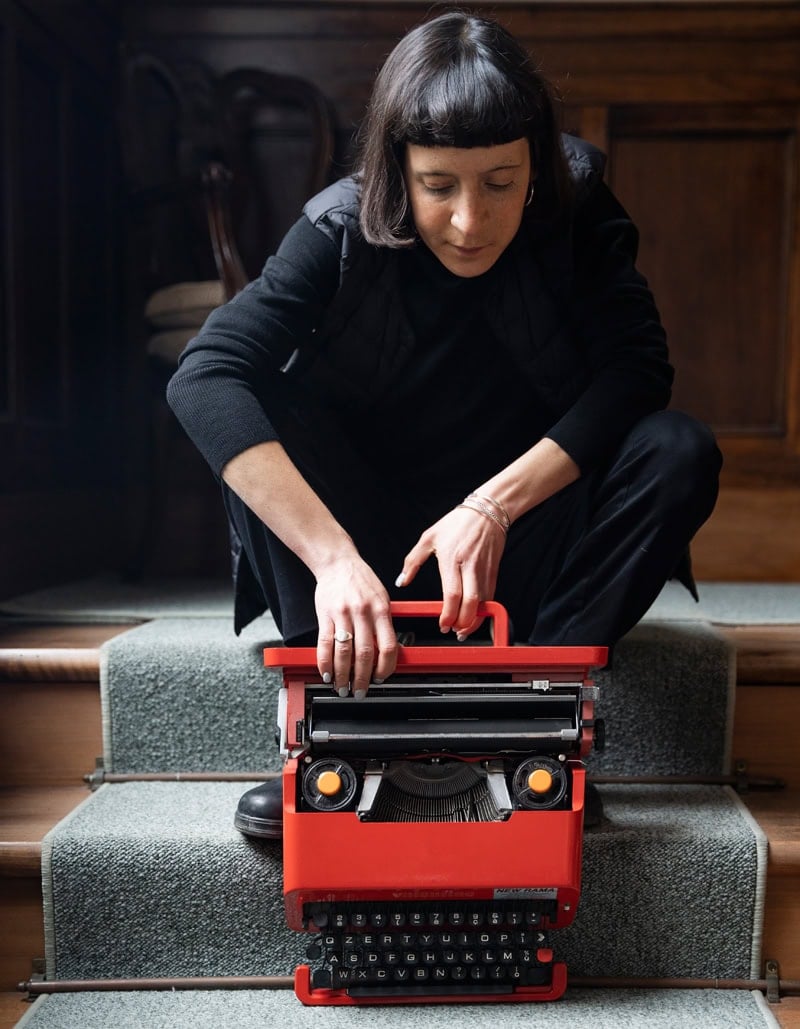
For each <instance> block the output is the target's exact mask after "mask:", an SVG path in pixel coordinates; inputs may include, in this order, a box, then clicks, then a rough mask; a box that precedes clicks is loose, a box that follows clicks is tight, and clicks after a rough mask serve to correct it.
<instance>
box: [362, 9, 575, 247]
mask: <svg viewBox="0 0 800 1029" xmlns="http://www.w3.org/2000/svg"><path fill="white" fill-rule="evenodd" d="M523 137H527V139H528V141H529V143H530V148H531V165H532V168H533V169H534V170H535V175H536V199H535V201H534V204H533V205H532V207H531V208H529V209H528V210H529V212H533V213H534V215H535V216H537V217H547V218H552V217H555V216H557V215H558V214H559V212H560V211H561V210H562V209H563V207H564V206H565V204H566V203H567V200H568V197H569V174H568V171H567V166H566V161H565V158H564V154H563V151H562V149H561V138H560V133H559V130H558V126H557V118H556V113H555V101H554V98H553V94H552V89H551V87H550V85H549V83H548V82H547V80H546V79H544V78H543V77H542V76H541V75H540V74H539V72H538V71H537V70H536V68H535V66H534V62H533V59H532V57H531V56H530V54H529V53H528V52H527V51H526V50H525V48H524V47H523V46H522V45H521V44H520V43H519V42H517V40H516V39H514V37H513V36H512V35H511V34H510V33H509V32H508V31H507V30H506V29H504V28H503V27H502V26H501V25H499V24H498V23H497V22H495V21H490V20H488V19H486V18H482V17H477V16H475V15H473V14H468V13H467V12H464V11H449V12H448V13H447V14H442V15H439V17H437V18H434V19H433V20H432V21H427V22H423V23H422V24H421V25H418V26H417V27H416V28H414V29H412V30H411V31H410V32H409V33H408V34H407V35H406V36H404V37H403V39H401V40H400V42H399V43H398V44H397V46H396V47H395V48H394V50H392V52H391V53H390V54H389V57H388V58H387V59H386V63H385V64H384V65H383V67H382V68H381V70H380V72H379V73H378V77H377V78H376V80H375V86H374V89H373V92H372V98H371V100H370V104H369V108H368V110H367V116H366V118H365V120H364V123H363V125H362V127H361V132H360V135H359V172H360V180H361V216H360V222H361V231H362V233H363V235H364V238H365V239H366V240H368V242H370V243H374V244H377V245H378V246H389V247H402V246H407V245H409V244H410V243H412V242H413V241H414V232H413V228H412V226H411V225H410V223H409V206H408V195H407V193H406V187H405V181H404V178H403V160H404V156H405V147H406V144H407V143H413V144H416V145H419V146H431V147H433V146H446V147H476V146H494V145H497V144H501V143H510V142H511V141H512V140H515V139H522V138H523Z"/></svg>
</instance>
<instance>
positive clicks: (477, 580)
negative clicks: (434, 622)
mask: <svg viewBox="0 0 800 1029" xmlns="http://www.w3.org/2000/svg"><path fill="white" fill-rule="evenodd" d="M505 544H506V536H505V532H504V531H503V529H502V528H501V526H499V525H497V524H496V523H495V522H494V521H492V520H491V519H489V518H487V517H486V516H485V515H482V514H480V512H478V511H475V510H472V509H470V508H455V509H454V510H452V511H448V513H447V514H446V515H444V517H443V518H440V519H439V521H438V522H436V523H435V524H434V525H432V526H431V527H430V528H429V529H426V530H425V532H423V533H422V535H421V536H420V538H419V540H417V543H416V544H415V545H414V547H412V549H411V550H410V551H409V553H408V554H407V555H406V558H405V561H404V562H403V571H402V572H401V573H400V575H399V577H398V579H397V585H398V586H407V585H408V584H409V583H410V582H411V581H412V580H413V578H414V576H415V575H416V574H417V572H418V571H419V569H420V568H421V567H422V565H423V564H424V563H425V562H426V561H427V560H428V558H429V557H431V556H432V555H435V556H436V560H437V561H438V563H439V575H440V577H441V580H442V600H443V604H442V614H441V617H440V618H439V628H440V629H441V631H442V632H449V631H450V629H453V630H454V631H455V632H456V634H457V635H458V638H459V640H464V639H466V638H467V636H469V635H470V634H471V633H473V632H474V631H475V630H476V629H477V628H478V626H479V625H480V624H481V622H482V621H483V619H482V618H478V617H477V610H478V604H479V603H480V602H481V601H483V600H493V599H494V591H495V587H496V585H497V573H498V571H499V568H500V559H501V557H502V556H503V551H504V549H505Z"/></svg>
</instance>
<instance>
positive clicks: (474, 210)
mask: <svg viewBox="0 0 800 1029" xmlns="http://www.w3.org/2000/svg"><path fill="white" fill-rule="evenodd" d="M484 216H485V210H484V205H483V204H482V202H481V199H480V197H479V196H477V195H476V194H474V193H471V192H467V191H464V192H462V193H460V194H459V195H458V197H457V198H456V201H455V206H454V207H453V211H452V214H451V215H450V224H451V225H452V226H453V227H454V228H456V229H458V231H459V232H461V233H463V234H464V235H465V236H468V235H469V234H470V233H471V232H473V231H474V230H475V229H477V228H478V227H479V226H480V224H481V222H482V221H483V219H484Z"/></svg>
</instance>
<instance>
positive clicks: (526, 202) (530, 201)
mask: <svg viewBox="0 0 800 1029" xmlns="http://www.w3.org/2000/svg"><path fill="white" fill-rule="evenodd" d="M534 189H535V187H534V184H533V183H531V188H530V191H529V193H528V199H527V200H526V201H525V206H526V207H530V206H531V203H532V202H533V191H534Z"/></svg>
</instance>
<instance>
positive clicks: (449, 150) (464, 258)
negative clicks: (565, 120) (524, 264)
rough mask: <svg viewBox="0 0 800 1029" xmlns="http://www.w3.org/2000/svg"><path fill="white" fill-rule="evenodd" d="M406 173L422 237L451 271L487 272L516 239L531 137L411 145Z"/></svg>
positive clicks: (467, 276) (468, 274)
mask: <svg viewBox="0 0 800 1029" xmlns="http://www.w3.org/2000/svg"><path fill="white" fill-rule="evenodd" d="M403 171H404V176H405V182H406V189H407V190H408V198H409V201H410V203H411V212H412V215H413V217H414V225H415V227H416V230H417V233H418V235H419V237H420V239H421V240H422V241H423V243H425V245H426V246H427V247H428V248H429V249H430V250H432V251H433V253H434V254H435V255H436V256H437V257H438V258H439V260H440V261H441V262H442V264H443V265H444V266H445V268H447V270H448V271H450V272H452V273H453V274H454V275H460V276H462V278H465V279H470V278H474V277H475V276H476V275H482V274H483V273H484V272H487V271H488V270H489V269H490V268H491V267H492V265H493V264H494V263H495V261H496V260H497V259H498V258H499V257H500V255H501V254H502V253H503V251H504V250H505V248H506V247H507V246H508V244H509V243H510V242H511V240H512V239H513V238H514V236H515V235H516V233H517V229H519V226H520V222H521V221H522V212H523V210H524V208H525V201H526V200H527V199H528V192H529V189H530V183H531V159H530V148H529V146H528V140H527V139H524V138H523V139H515V140H513V141H512V142H511V143H501V144H499V145H498V146H486V147H470V148H469V149H465V148H462V147H423V146H417V145H416V144H413V143H409V144H407V146H406V155H405V165H404V169H403Z"/></svg>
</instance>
